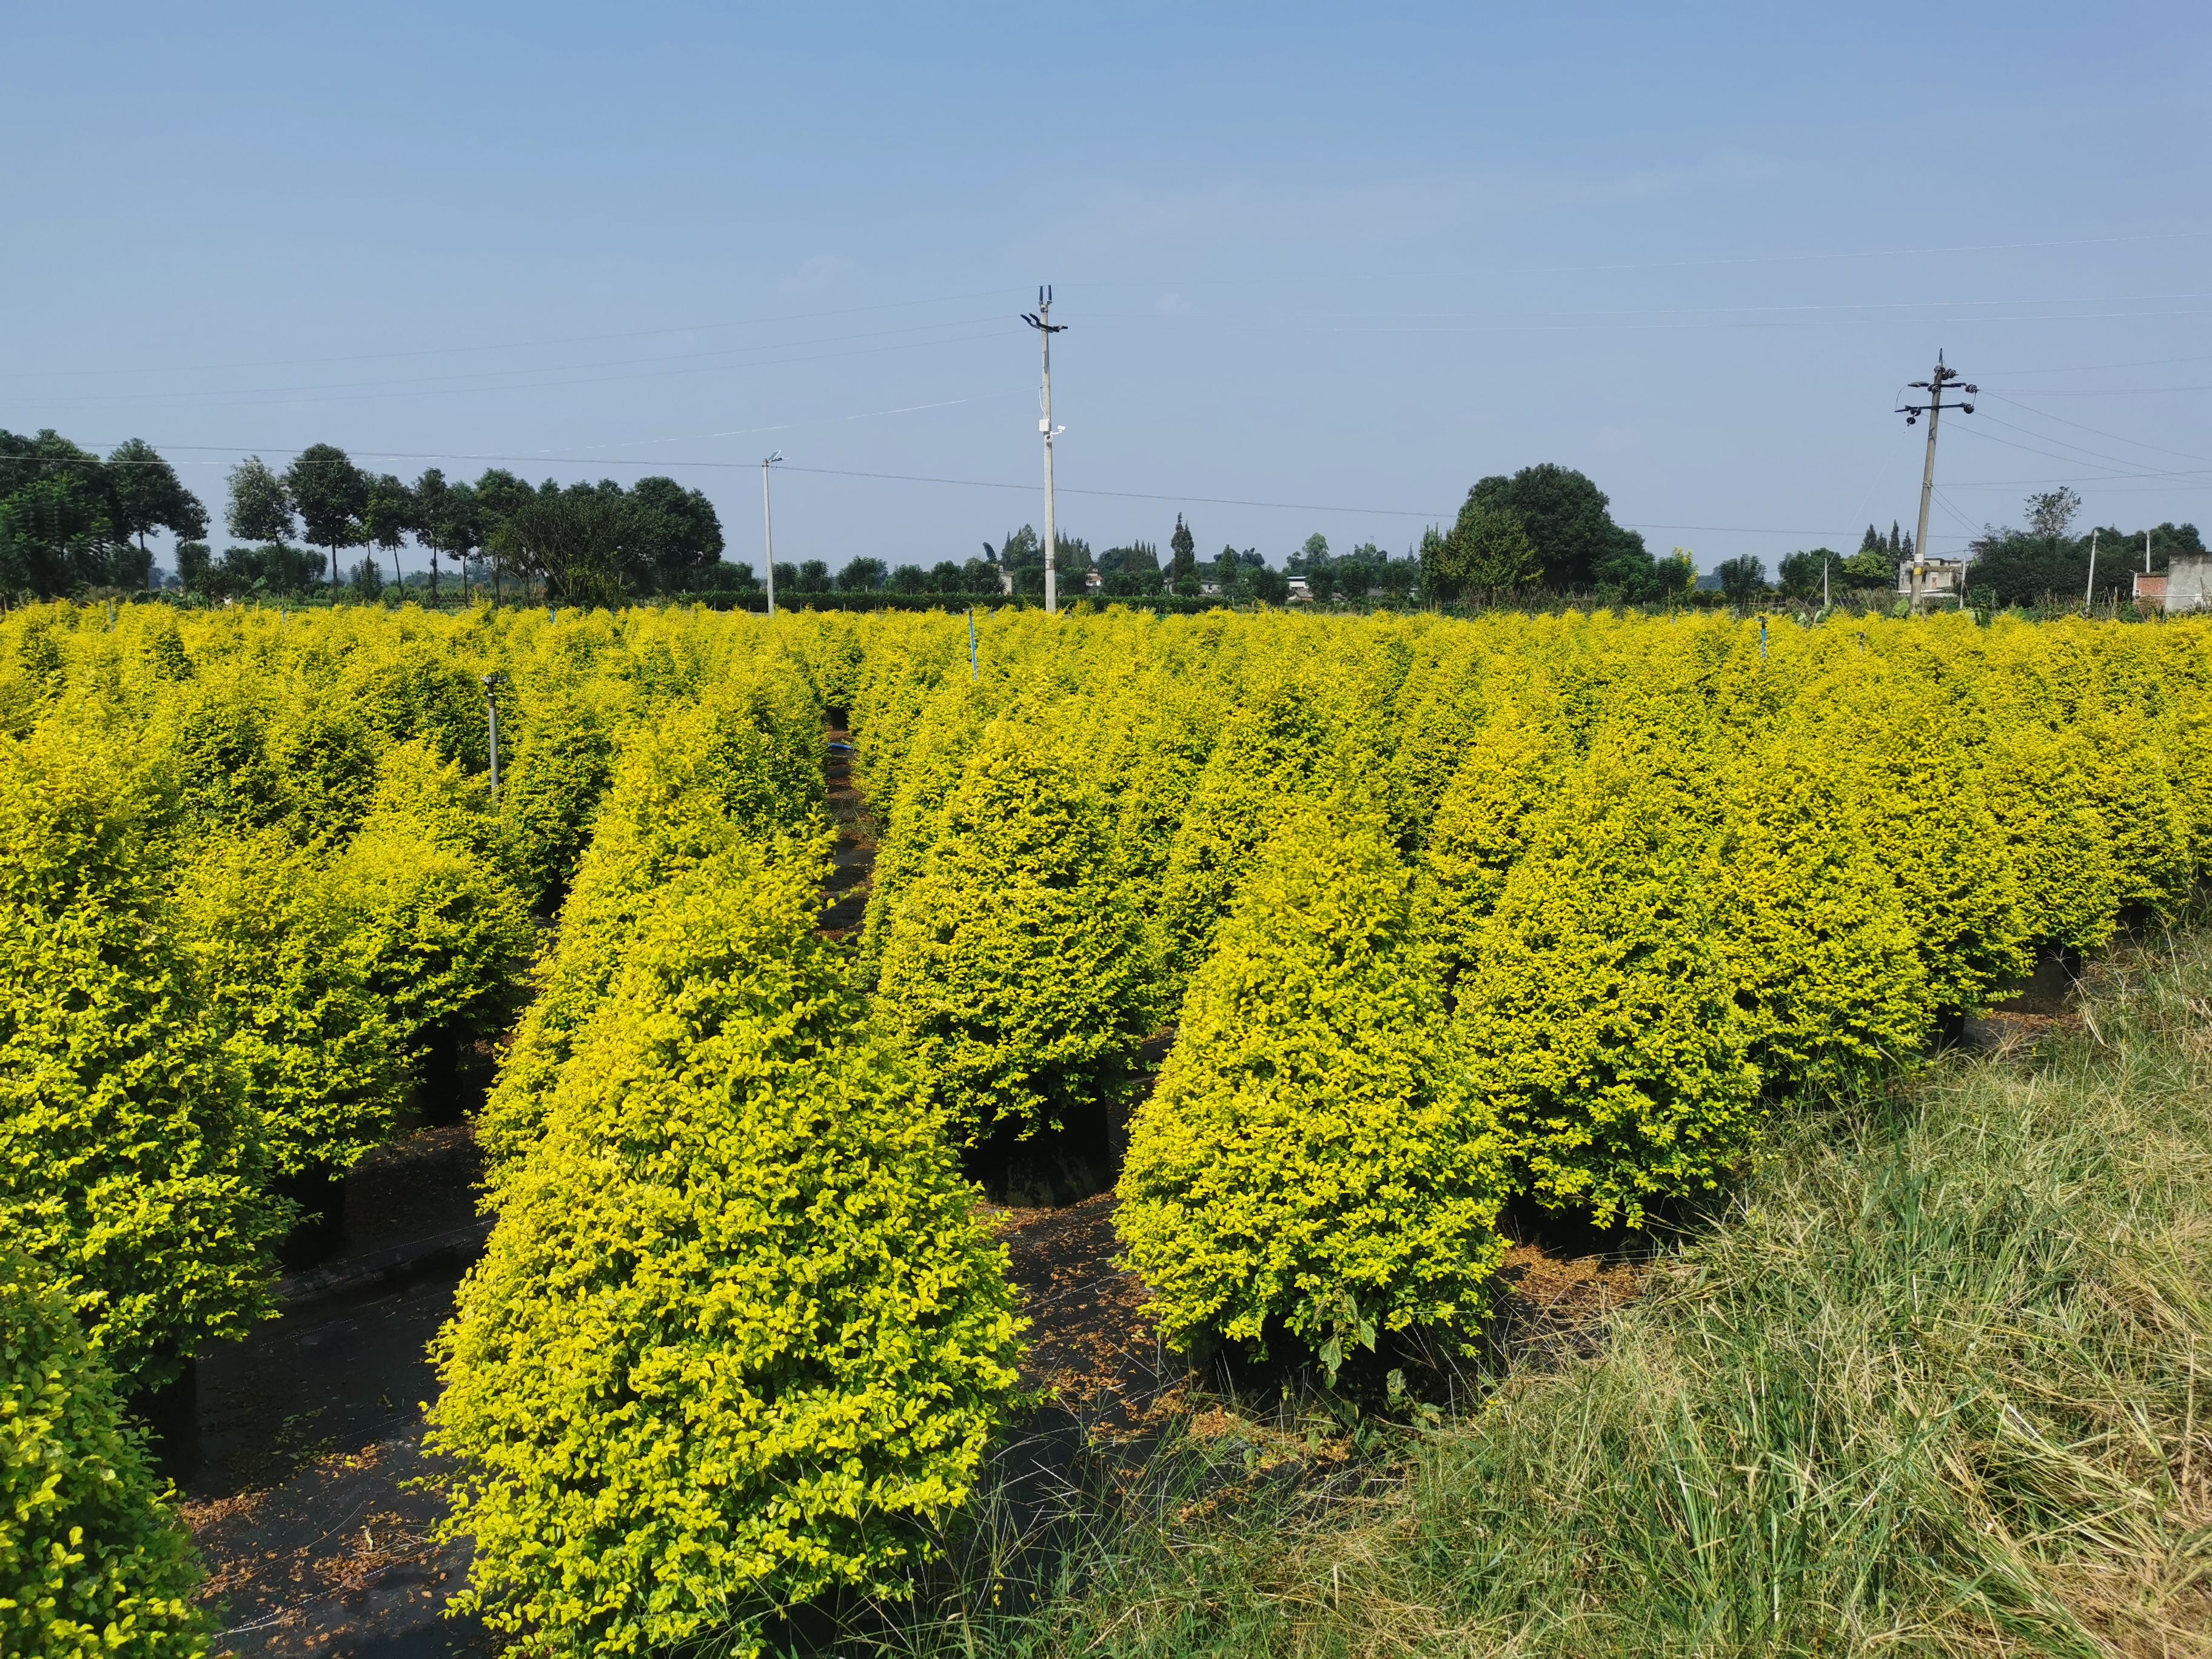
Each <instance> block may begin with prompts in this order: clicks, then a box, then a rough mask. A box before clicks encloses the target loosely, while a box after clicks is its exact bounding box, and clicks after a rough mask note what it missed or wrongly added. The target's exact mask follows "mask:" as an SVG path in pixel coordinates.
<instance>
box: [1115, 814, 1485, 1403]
mask: <svg viewBox="0 0 2212 1659" xmlns="http://www.w3.org/2000/svg"><path fill="white" fill-rule="evenodd" d="M1444 1027H1445V1021H1444V1016H1443V996H1442V991H1441V987H1439V986H1438V985H1437V981H1436V977H1435V973H1434V969H1433V967H1432V966H1431V963H1430V961H1429V959H1428V957H1426V955H1425V952H1424V951H1423V950H1422V948H1421V945H1420V944H1419V937H1418V933H1417V930H1416V928H1415V927H1414V924H1413V913H1412V907H1411V903H1410V901H1409V899H1408V896H1407V879H1406V872H1405V870H1404V868H1403V866H1401V864H1400V863H1399V860H1398V857H1397V854H1396V851H1395V848H1393V846H1392V844H1391V837H1390V835H1389V829H1388V825H1387V823H1386V821H1385V820H1384V818H1383V816H1382V814H1381V813H1379V812H1376V811H1370V810H1364V809H1358V808H1353V807H1349V806H1346V805H1342V804H1341V803H1339V804H1334V805H1322V804H1318V803H1316V804H1308V805H1303V806H1301V807H1298V808H1297V809H1295V810H1294V811H1292V812H1291V814H1290V816H1288V817H1286V818H1285V820H1284V822H1283V823H1282V824H1281V826H1280V828H1279V829H1278V830H1277V831H1276V833H1275V835H1274V836H1273V839H1272V841H1271V842H1270V843H1269V845H1268V848H1267V853H1266V855H1265V858H1264V859H1263V860H1262V861H1261V866H1260V867H1259V868H1258V870H1257V871H1256V872H1255V874H1254V876H1253V878H1252V879H1251V881H1250V883H1249V884H1248V885H1247V887H1246V889H1245V891H1244V895H1243V899H1242V901H1241V902H1239V904H1238V906H1237V911H1236V914H1235V915H1234V916H1233V917H1232V918H1231V921H1229V922H1228V924H1227V925H1226V926H1225V927H1224V928H1223V929H1222V932H1221V936H1220V939H1219V943H1218V945H1217V946H1216V948H1215V950H1214V951H1213V953H1212V955H1211V956H1210V957H1208V958H1207V960H1206V963H1205V964H1204V965H1203V966H1202V967H1200V969H1199V970H1198V973H1197V975H1196V976H1195V977H1194V979H1193V980H1192V981H1191V987H1190V992H1189V994H1188V997H1186V998H1185V1000H1184V1002H1183V1006H1182V1016H1181V1023H1180V1029H1179V1032H1178V1036H1177V1038H1176V1046H1175V1048H1174V1050H1173V1051H1172V1052H1171V1053H1170V1054H1169V1056H1168V1060H1167V1063H1166V1065H1165V1066H1164V1067H1163V1068H1162V1071H1161V1073H1160V1077H1159V1080H1158V1085H1157V1086H1156V1087H1155V1088H1154V1090H1153V1091H1152V1097H1151V1098H1150V1099H1149V1100H1147V1101H1146V1103H1145V1104H1144V1105H1143V1106H1142V1107H1140V1108H1139V1109H1138V1112H1137V1115H1136V1117H1135V1119H1134V1121H1133V1123H1132V1125H1131V1131H1130V1143H1129V1155H1128V1159H1127V1164H1125V1166H1124V1168H1123V1170H1122V1176H1121V1210H1120V1212H1119V1213H1118V1214H1117V1216H1116V1218H1115V1225H1116V1227H1117V1228H1118V1229H1119V1231H1120V1232H1121V1240H1122V1243H1123V1244H1124V1245H1125V1247H1126V1248H1127V1252H1128V1261H1129V1264H1130V1266H1131V1267H1133V1268H1134V1269H1135V1270H1136V1272H1137V1273H1139V1275H1141V1276H1142V1277H1143V1279H1144V1280H1145V1282H1146V1284H1147V1285H1150V1286H1151V1287H1152V1296H1153V1299H1152V1303H1151V1304H1150V1307H1149V1310H1150V1311H1151V1313H1152V1316H1153V1317H1154V1318H1155V1319H1156V1321H1157V1322H1158V1326H1159V1329H1160V1333H1161V1335H1162V1336H1163V1337H1164V1339H1165V1340H1167V1341H1168V1342H1169V1343H1170V1346H1175V1347H1178V1348H1186V1347H1188V1346H1192V1345H1193V1344H1194V1342H1197V1341H1199V1340H1201V1339H1202V1338H1206V1337H1208V1336H1212V1337H1218V1338H1220V1339H1224V1340H1229V1341H1231V1342H1237V1343H1242V1344H1245V1345H1248V1346H1251V1347H1253V1348H1255V1349H1257V1350H1258V1351H1259V1352H1262V1353H1264V1352H1266V1348H1267V1340H1268V1338H1269V1336H1270V1334H1273V1333H1276V1332H1287V1333H1288V1334H1290V1335H1291V1336H1292V1337H1294V1338H1296V1339H1297V1340H1301V1341H1304V1342H1305V1343H1307V1344H1309V1345H1310V1346H1313V1347H1314V1348H1315V1349H1316V1351H1317V1352H1319V1354H1320V1357H1321V1358H1322V1363H1323V1364H1324V1365H1325V1366H1326V1367H1327V1368H1328V1370H1329V1371H1330V1372H1331V1373H1332V1374H1333V1373H1334V1370H1335V1369H1336V1367H1337V1366H1338V1365H1339V1364H1340V1363H1341V1362H1342V1360H1343V1358H1345V1357H1346V1354H1347V1353H1348V1352H1350V1351H1351V1349H1352V1347H1354V1346H1366V1347H1370V1348H1371V1347H1373V1346H1375V1343H1376V1340H1377V1338H1378V1336H1379V1334H1381V1333H1383V1332H1386V1331H1402V1330H1405V1329H1407V1328H1409V1327H1411V1326H1414V1325H1435V1326H1442V1327H1447V1328H1454V1327H1458V1328H1465V1327H1468V1326H1471V1324H1472V1323H1473V1322H1474V1320H1475V1319H1476V1318H1477V1317H1479V1316H1480V1313H1481V1311H1482V1310H1483V1309H1484V1307H1485V1305H1486V1296H1487V1290H1486V1286H1487V1285H1488V1282H1489V1279H1490V1278H1491V1275H1492V1273H1494V1272H1495V1270H1496V1268H1497V1267H1498V1262H1499V1261H1501V1260H1502V1259H1503V1256H1504V1244H1503V1243H1502V1242H1501V1241H1500V1240H1499V1239H1498V1237H1497V1236H1496V1234H1495V1233H1494V1231H1492V1227H1493V1223H1494V1222H1495V1220H1496V1218H1497V1216H1498V1209H1499V1206H1500V1205H1501V1204H1502V1203H1503V1201H1504V1198H1505V1195H1506V1193H1507V1191H1508V1189H1509V1179H1508V1176H1507V1171H1506V1168H1505V1164H1504V1157H1503V1154H1502V1152H1501V1150H1500V1148H1499V1146H1498V1139H1497V1137H1496V1135H1495V1133H1493V1128H1492V1124H1491V1122H1490V1121H1489V1119H1488V1117H1487V1115H1486V1113H1485V1111H1484V1110H1483V1109H1482V1108H1481V1106H1480V1103H1478V1101H1477V1099H1476V1098H1475V1097H1474V1095H1473V1093H1472V1092H1471V1091H1470V1090H1469V1089H1468V1085H1467V1082H1466V1080H1465V1079H1464V1078H1463V1076H1462V1074H1461V1073H1460V1071H1459V1069H1458V1068H1457V1066H1455V1063H1454V1059H1453V1054H1452V1051H1451V1046H1450V1044H1449V1041H1447V1040H1446V1039H1445V1038H1444V1036H1443V1031H1444Z"/></svg>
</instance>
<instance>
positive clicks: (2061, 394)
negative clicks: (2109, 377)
mask: <svg viewBox="0 0 2212 1659" xmlns="http://www.w3.org/2000/svg"><path fill="white" fill-rule="evenodd" d="M2156 392H2212V386H2053V387H2052V388H2051V390H2050V391H2048V392H2040V391H2038V390H2036V389H2035V388H2034V387H2033V386H2015V387H2014V388H2013V396H2014V397H2015V398H2144V397H2149V396H2151V395H2152V394H2154V393H2156Z"/></svg>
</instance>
